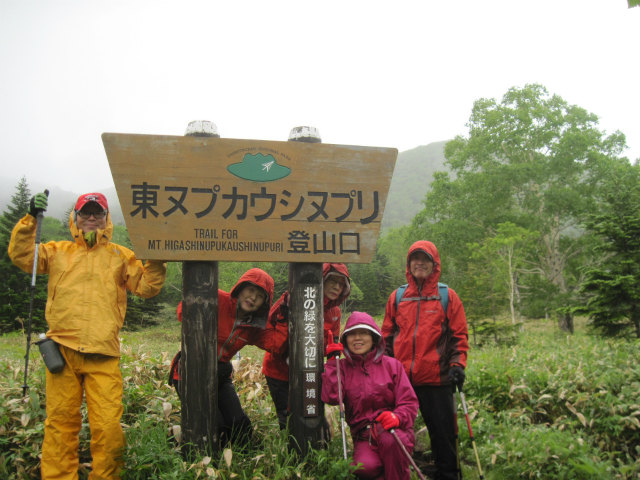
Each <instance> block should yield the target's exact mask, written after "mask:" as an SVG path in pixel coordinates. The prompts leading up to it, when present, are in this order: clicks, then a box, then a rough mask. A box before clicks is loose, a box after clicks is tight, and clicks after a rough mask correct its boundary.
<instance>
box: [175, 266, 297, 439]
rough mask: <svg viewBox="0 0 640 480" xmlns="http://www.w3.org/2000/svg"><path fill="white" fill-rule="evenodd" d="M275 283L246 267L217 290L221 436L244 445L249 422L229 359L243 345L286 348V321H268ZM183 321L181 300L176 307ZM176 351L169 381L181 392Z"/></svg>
mask: <svg viewBox="0 0 640 480" xmlns="http://www.w3.org/2000/svg"><path fill="white" fill-rule="evenodd" d="M273 288H274V282H273V279H272V278H271V276H270V275H269V274H268V273H266V272H265V271H263V270H261V269H259V268H252V269H250V270H247V271H246V272H245V273H244V274H243V275H242V276H241V277H240V279H239V280H238V282H237V283H236V284H235V286H234V287H233V288H232V289H231V292H229V293H227V292H225V291H223V290H218V408H219V410H220V411H219V413H220V415H219V418H220V419H221V426H222V429H221V438H222V439H223V441H226V440H231V441H232V442H236V443H237V444H238V445H243V444H246V443H247V442H248V441H249V439H250V436H251V431H252V427H251V421H250V420H249V417H247V415H246V414H245V413H244V410H243V409H242V405H241V404H240V400H239V398H238V394H237V393H236V390H235V387H234V386H233V382H232V380H231V374H232V373H233V367H232V365H231V359H232V358H233V356H234V355H235V354H236V352H238V351H239V350H240V349H241V348H242V347H244V346H245V345H256V346H258V347H260V348H261V349H263V350H266V351H270V352H274V353H276V354H278V353H283V352H284V351H286V348H287V338H288V328H287V324H286V322H283V321H279V322H275V321H274V322H270V321H269V315H268V313H269V309H270V308H269V307H270V306H271V301H272V299H273ZM177 314H178V320H180V321H182V302H180V304H179V305H178V308H177ZM179 356H180V353H178V354H177V355H176V356H175V357H174V359H173V362H172V365H171V373H170V377H169V383H171V384H172V385H174V386H175V387H176V390H177V391H178V393H180V391H181V390H180V385H179V381H180V373H179Z"/></svg>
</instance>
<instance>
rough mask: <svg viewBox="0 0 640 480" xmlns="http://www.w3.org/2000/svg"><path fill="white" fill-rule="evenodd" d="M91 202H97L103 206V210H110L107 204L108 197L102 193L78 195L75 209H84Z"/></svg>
mask: <svg viewBox="0 0 640 480" xmlns="http://www.w3.org/2000/svg"><path fill="white" fill-rule="evenodd" d="M89 202H95V203H97V204H98V205H100V206H101V207H102V209H103V210H106V211H108V210H109V205H108V204H107V197H105V196H104V195H103V194H101V193H85V194H84V195H80V196H79V197H78V201H77V202H76V206H75V208H74V209H75V211H76V212H77V211H79V210H82V207H84V206H85V205H86V204H87V203H89Z"/></svg>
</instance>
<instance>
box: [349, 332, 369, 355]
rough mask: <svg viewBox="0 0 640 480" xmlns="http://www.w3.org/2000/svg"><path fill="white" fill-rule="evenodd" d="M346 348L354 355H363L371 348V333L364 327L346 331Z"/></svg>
mask: <svg viewBox="0 0 640 480" xmlns="http://www.w3.org/2000/svg"><path fill="white" fill-rule="evenodd" d="M347 348H349V351H350V352H352V353H355V354H356V355H364V354H365V353H368V352H369V351H371V349H372V348H373V335H372V334H371V331H370V330H367V329H366V328H356V329H355V330H351V331H350V332H349V333H347Z"/></svg>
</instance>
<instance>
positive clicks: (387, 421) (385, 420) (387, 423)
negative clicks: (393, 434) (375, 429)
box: [376, 411, 400, 430]
mask: <svg viewBox="0 0 640 480" xmlns="http://www.w3.org/2000/svg"><path fill="white" fill-rule="evenodd" d="M376 422H380V423H381V424H382V428H384V429H385V430H391V429H392V428H396V427H397V426H398V425H400V420H398V417H396V414H395V413H393V412H389V411H386V412H382V413H381V414H380V415H378V418H376Z"/></svg>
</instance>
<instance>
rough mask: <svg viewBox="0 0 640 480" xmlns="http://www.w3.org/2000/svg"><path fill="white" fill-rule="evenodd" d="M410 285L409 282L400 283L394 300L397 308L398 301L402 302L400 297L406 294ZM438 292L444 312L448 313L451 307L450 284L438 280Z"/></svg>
mask: <svg viewBox="0 0 640 480" xmlns="http://www.w3.org/2000/svg"><path fill="white" fill-rule="evenodd" d="M408 285H409V284H408V283H405V284H404V285H400V286H399V287H398V289H397V290H396V300H395V302H394V306H395V308H396V310H397V309H398V303H400V299H401V298H402V296H403V295H404V291H405V290H406V289H407V286H408ZM438 294H439V295H440V304H441V305H442V309H443V310H444V314H445V315H447V308H448V307H449V285H447V284H446V283H440V282H438Z"/></svg>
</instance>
